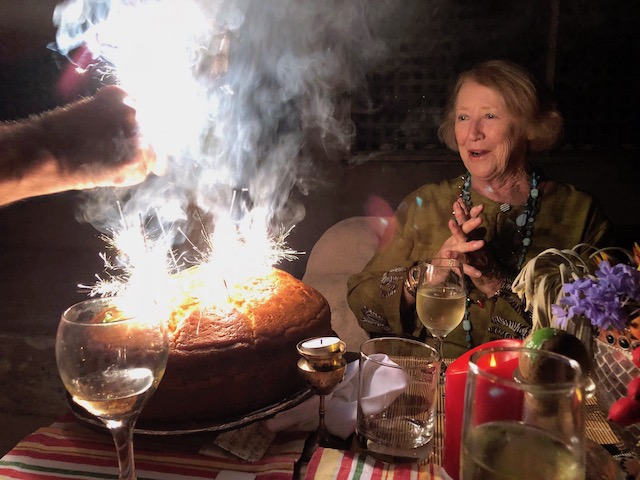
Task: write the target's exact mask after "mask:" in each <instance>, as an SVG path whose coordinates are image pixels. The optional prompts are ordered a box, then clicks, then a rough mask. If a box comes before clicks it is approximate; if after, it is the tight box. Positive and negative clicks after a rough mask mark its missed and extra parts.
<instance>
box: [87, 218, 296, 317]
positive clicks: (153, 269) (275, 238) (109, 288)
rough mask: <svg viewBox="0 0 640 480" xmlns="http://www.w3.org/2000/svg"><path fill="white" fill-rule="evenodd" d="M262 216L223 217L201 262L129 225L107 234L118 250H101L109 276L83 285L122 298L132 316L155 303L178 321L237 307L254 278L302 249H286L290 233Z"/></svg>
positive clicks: (162, 237)
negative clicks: (272, 230) (199, 311)
mask: <svg viewBox="0 0 640 480" xmlns="http://www.w3.org/2000/svg"><path fill="white" fill-rule="evenodd" d="M259 218H260V217H259V216H258V215H256V212H250V214H247V215H245V216H244V217H243V219H242V220H241V221H240V222H239V223H237V222H234V221H232V219H231V217H228V218H226V219H224V220H221V221H219V222H218V223H217V224H216V229H215V231H214V232H213V234H211V235H210V236H209V237H208V240H207V241H208V250H206V251H205V252H202V255H203V256H202V258H200V259H199V260H198V261H197V262H193V261H190V260H188V259H185V258H183V257H180V256H176V255H175V254H174V252H173V250H172V248H171V239H170V238H169V236H167V235H162V234H161V235H159V236H157V238H151V237H150V236H149V235H148V234H147V233H146V231H145V229H144V227H143V226H142V225H138V226H136V227H131V226H127V225H124V226H123V228H122V230H120V231H118V232H113V234H112V236H106V235H105V236H104V237H103V238H104V240H105V242H106V243H107V245H108V247H109V249H110V250H111V251H112V252H114V255H108V254H107V253H104V254H102V258H103V261H104V265H105V271H106V272H107V274H108V277H107V278H101V277H99V276H98V281H97V282H96V284H95V285H93V286H83V285H81V287H82V288H84V289H89V291H90V295H91V296H109V297H118V298H119V299H120V300H119V307H120V309H121V310H122V311H125V312H126V313H127V314H136V312H137V311H138V310H139V309H141V308H144V307H142V305H149V304H150V303H152V304H154V305H156V306H157V307H158V308H159V309H160V310H159V311H160V312H162V315H163V316H164V317H165V318H174V320H173V323H174V324H175V323H179V321H180V319H181V318H184V317H186V316H187V315H188V314H189V313H190V312H191V311H192V310H193V309H194V308H211V307H213V306H220V305H225V304H235V306H236V307H238V306H240V304H239V303H238V301H237V300H236V299H245V298H247V297H248V295H247V292H246V291H243V292H240V289H244V288H245V286H246V285H247V284H250V283H251V279H252V278H256V277H264V276H266V275H269V274H270V273H271V272H272V271H273V266H274V265H277V264H278V263H279V262H281V261H282V260H285V259H287V260H292V259H294V258H296V255H297V254H299V253H300V252H296V251H294V250H291V249H289V248H288V247H287V245H286V242H285V240H286V237H287V235H288V234H289V231H282V232H280V233H279V234H278V235H268V234H267V233H266V232H267V229H266V227H265V224H264V221H263V222H259V221H257V220H258V219H259ZM252 219H253V220H254V221H253V222H252V221H251V220H252ZM263 220H264V219H263ZM240 293H242V294H241V295H240ZM138 314H140V313H138ZM176 318H177V320H176Z"/></svg>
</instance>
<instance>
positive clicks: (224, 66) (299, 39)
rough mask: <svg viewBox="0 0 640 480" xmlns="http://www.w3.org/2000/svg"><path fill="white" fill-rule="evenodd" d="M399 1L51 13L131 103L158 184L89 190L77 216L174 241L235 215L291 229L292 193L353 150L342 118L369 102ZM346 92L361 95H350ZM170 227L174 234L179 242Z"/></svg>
mask: <svg viewBox="0 0 640 480" xmlns="http://www.w3.org/2000/svg"><path fill="white" fill-rule="evenodd" d="M409 3H410V2H408V1H403V0H396V1H394V0H348V1H344V0H268V1H253V0H209V1H205V0H199V1H197V0H146V1H145V0H111V1H109V0H70V1H67V2H65V3H63V4H61V5H59V6H58V7H57V8H56V10H55V13H54V23H55V24H56V26H57V28H58V33H57V37H56V42H57V48H58V50H59V51H60V52H61V53H62V54H65V55H68V56H71V53H72V52H73V51H74V50H75V49H78V48H80V47H83V48H87V49H89V50H90V51H91V54H92V56H93V58H94V59H95V62H96V65H98V68H96V69H95V71H98V72H100V75H102V76H103V77H104V78H108V77H115V78H116V81H117V83H119V84H120V85H121V86H122V87H123V88H124V89H125V90H126V91H127V92H128V93H129V94H130V95H131V96H132V97H133V98H134V99H135V101H136V107H137V111H138V119H139V121H140V124H141V128H142V131H143V133H144V134H145V136H146V137H147V138H148V140H150V142H151V144H152V145H153V146H154V148H155V149H156V151H157V152H158V153H159V154H160V155H162V156H163V157H166V158H167V160H168V165H169V167H168V170H167V173H166V175H164V176H161V177H151V178H149V179H148V180H147V181H146V182H145V183H143V184H141V185H139V186H137V187H135V188H131V189H114V190H105V191H101V192H100V193H99V194H96V193H94V192H92V194H91V196H90V198H88V199H87V203H86V208H84V211H83V213H82V220H84V221H87V222H91V223H92V224H93V225H94V226H95V227H96V228H98V229H99V230H102V231H110V230H117V228H118V227H119V226H121V225H122V222H123V219H124V221H125V222H140V221H141V219H142V223H143V224H144V227H145V228H146V229H149V231H153V230H154V229H156V230H157V231H162V232H163V233H164V234H166V233H167V232H169V233H171V234H174V235H176V242H180V240H181V239H184V236H181V235H184V232H189V235H191V234H193V233H194V232H197V231H198V230H200V229H201V228H205V229H206V228H210V225H211V224H215V221H216V218H217V217H218V216H220V215H222V214H228V213H229V211H230V210H235V211H237V210H238V205H237V204H236V205H234V198H237V193H238V192H240V191H243V192H248V199H247V198H246V197H247V196H246V195H243V198H244V200H245V201H244V203H243V205H242V210H243V212H244V213H245V214H247V213H249V212H260V215H261V216H263V217H264V218H261V219H260V222H261V223H265V224H267V225H270V226H271V227H274V228H276V227H284V228H285V229H288V228H290V227H292V226H293V225H295V224H296V223H298V222H299V221H300V220H302V218H303V217H304V206H303V205H302V204H301V203H299V202H297V200H295V198H294V197H295V196H294V195H292V194H293V193H300V194H302V195H305V194H306V193H308V191H309V189H311V188H314V186H315V184H316V183H317V182H321V181H322V171H323V168H324V167H325V166H326V162H329V161H332V160H334V159H336V158H339V156H340V155H341V154H342V153H343V152H345V151H347V150H348V148H349V146H350V143H351V141H352V138H353V135H354V133H355V132H354V126H353V124H352V123H351V121H350V118H349V112H350V109H351V108H354V104H356V103H357V104H359V105H357V108H358V109H360V110H361V109H362V105H360V104H362V103H363V102H364V103H366V83H365V82H364V79H365V75H366V73H367V72H369V71H371V70H373V69H378V68H381V67H382V66H383V65H384V61H385V59H387V58H388V56H389V53H390V45H389V43H388V41H386V40H388V39H385V38H382V37H381V36H379V35H378V34H379V33H380V32H383V31H384V32H389V30H390V29H391V27H390V25H394V24H395V25H397V27H398V29H399V30H401V29H402V28H403V21H404V20H406V19H407V18H409V17H410V15H411V8H410V5H409ZM355 92H358V93H357V94H356V93H355ZM178 232H183V233H182V234H181V235H179V234H178Z"/></svg>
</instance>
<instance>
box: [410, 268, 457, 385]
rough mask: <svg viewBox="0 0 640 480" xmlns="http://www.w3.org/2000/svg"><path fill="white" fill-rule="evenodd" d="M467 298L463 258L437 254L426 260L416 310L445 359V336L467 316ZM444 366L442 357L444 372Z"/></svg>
mask: <svg viewBox="0 0 640 480" xmlns="http://www.w3.org/2000/svg"><path fill="white" fill-rule="evenodd" d="M466 301H467V296H466V292H465V287H464V273H463V271H462V263H461V262H460V261H458V260H454V259H450V258H434V259H432V260H429V261H426V262H424V264H423V271H422V273H421V278H420V281H419V283H418V290H417V292H416V310H417V312H418V318H419V319H420V321H421V322H422V324H423V325H424V326H425V327H427V330H429V332H430V333H431V335H433V336H434V337H435V338H436V340H437V349H438V353H439V354H440V358H441V359H444V357H443V356H442V343H443V340H444V338H445V337H446V336H447V335H448V334H449V333H450V332H451V331H452V330H453V329H454V328H456V327H457V326H458V325H459V324H460V322H461V321H462V319H463V318H464V311H465V308H466ZM445 368H446V366H445V364H444V361H443V360H442V367H441V372H442V373H444V371H445Z"/></svg>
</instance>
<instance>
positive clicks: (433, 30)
mask: <svg viewBox="0 0 640 480" xmlns="http://www.w3.org/2000/svg"><path fill="white" fill-rule="evenodd" d="M55 3H56V2H55V1H52V0H27V1H25V0H22V1H20V0H2V1H1V2H0V120H7V121H10V120H14V119H19V118H23V117H26V116H28V115H30V114H33V113H38V112H41V111H43V110H46V109H49V108H52V107H54V106H57V105H61V104H63V103H65V101H66V100H67V99H66V98H63V97H62V96H61V95H60V93H59V92H58V91H57V90H56V84H57V80H58V79H59V77H60V75H61V72H62V70H61V68H60V65H64V64H63V63H61V62H60V60H61V59H60V58H59V57H57V56H56V54H55V53H54V52H52V51H50V50H48V49H47V48H46V45H47V44H48V43H49V42H51V41H52V40H53V39H54V34H55V30H54V27H53V25H52V23H51V13H52V11H53V8H54V6H55ZM397 3H398V8H402V7H403V6H404V5H408V3H405V2H403V1H398V2H397ZM418 5H419V6H418V7H416V10H415V11H414V13H413V14H412V16H411V18H412V20H411V22H410V23H409V25H408V26H407V28H405V29H403V33H402V34H403V36H402V37H398V36H397V35H398V34H397V32H395V33H389V32H392V31H393V29H391V28H389V29H387V30H385V28H384V25H383V26H380V27H379V32H378V33H380V34H381V35H387V36H388V39H389V44H390V45H393V52H392V55H391V56H390V57H389V59H388V61H387V62H386V63H385V69H384V71H382V70H379V71H376V72H370V74H369V76H368V85H367V87H368V92H369V95H370V99H371V108H370V109H368V110H366V111H365V110H363V109H362V108H361V106H360V104H356V103H354V104H353V106H352V114H351V118H352V120H353V121H354V122H355V125H356V128H357V130H356V131H357V134H356V138H355V139H354V142H353V145H352V150H351V152H349V153H347V154H345V155H344V156H341V157H340V158H339V159H338V160H337V161H332V162H328V163H327V164H326V168H324V169H322V171H319V172H318V175H319V176H321V177H322V179H323V181H324V187H322V188H317V189H315V190H312V191H311V192H308V194H306V195H302V194H300V195H298V197H299V200H300V201H301V202H302V203H303V205H304V206H305V208H306V210H307V214H306V217H305V219H304V220H303V221H302V222H300V224H299V225H298V226H297V227H296V228H295V229H294V231H293V233H292V235H291V237H290V244H291V246H292V247H293V248H295V249H297V250H299V251H302V252H306V253H308V252H309V251H310V249H311V248H312V246H313V244H314V243H315V241H316V240H317V239H318V238H319V236H320V235H321V234H322V232H323V231H324V230H326V229H327V228H328V227H329V226H331V225H332V224H333V223H335V222H337V221H339V220H341V219H343V218H346V217H348V216H352V215H363V214H365V213H368V207H367V206H368V205H371V204H372V203H374V204H377V205H387V206H388V208H390V209H393V208H395V206H396V205H397V204H398V202H399V201H400V200H401V198H402V197H403V196H404V195H405V194H406V193H408V192H409V191H411V190H412V189H414V188H416V187H417V186H419V185H421V184H423V183H426V182H429V181H434V180H439V179H441V178H445V177H451V176H453V175H456V174H458V173H459V172H461V165H460V162H459V160H458V159H457V157H456V155H455V154H452V153H451V152H448V151H447V150H446V149H445V148H443V146H442V145H440V144H439V142H438V140H437V137H436V129H437V125H438V122H439V116H440V112H441V111H442V107H443V105H444V102H445V100H446V97H447V92H448V89H449V87H450V84H451V82H452V81H453V79H454V78H455V76H456V75H457V73H459V72H460V71H461V70H463V69H465V68H468V67H470V66H471V65H473V64H474V63H476V62H478V61H481V60H485V59H489V58H503V59H508V60H512V61H515V62H518V63H520V64H522V65H524V66H526V67H527V68H529V69H530V70H531V71H532V72H533V73H534V74H535V75H536V76H537V77H538V78H539V79H540V80H541V81H542V82H543V83H544V84H546V85H547V87H548V88H549V90H551V91H552V93H553V95H554V97H555V98H556V99H557V103H558V106H559V109H560V110H561V111H562V112H563V114H564V116H565V119H566V131H565V134H564V137H563V139H562V142H561V144H560V145H559V146H558V148H557V149H556V150H554V151H553V152H551V153H550V154H547V155H543V156H541V157H539V158H537V159H536V162H537V163H539V164H540V165H541V166H542V168H543V170H545V171H546V173H547V174H549V175H550V176H552V177H554V178H556V179H557V180H560V181H566V182H570V183H573V184H575V185H576V186H578V187H579V188H581V189H583V190H586V191H588V192H590V193H592V194H593V195H595V196H596V197H597V198H598V199H599V200H600V201H601V203H602V205H603V207H604V208H605V211H606V212H607V214H608V215H609V216H610V218H611V219H612V221H613V222H614V224H615V226H616V228H617V231H618V233H619V238H620V243H621V244H624V246H630V242H631V241H632V240H634V239H636V238H640V237H639V236H638V233H640V232H638V227H639V226H640V208H639V207H640V202H639V201H638V194H637V192H636V183H637V182H636V178H637V162H636V157H637V154H638V150H639V148H640V139H639V134H638V132H639V131H640V130H639V129H640V118H639V117H640V102H639V101H638V90H639V82H638V76H637V70H638V68H637V63H638V52H639V47H640V35H638V33H637V32H638V28H637V26H638V25H639V24H640V8H638V7H637V4H636V3H635V2H634V1H631V0H627V1H621V0H589V1H587V0H565V1H559V0H558V1H552V0H544V1H530V0H526V1H525V0H514V1H496V0H485V1H482V2H478V1H476V0H458V1H450V2H443V1H435V0H425V1H423V2H419V3H418ZM77 202H78V195H77V193H74V192H70V193H66V194H60V195H55V196H51V197H42V198H35V199H30V200H27V201H23V202H19V203H17V204H14V205H10V206H8V207H4V208H2V209H0V269H1V272H2V273H1V275H0V308H1V310H0V314H1V316H2V317H3V318H2V322H3V327H4V328H5V330H6V331H8V332H15V333H20V332H30V333H34V332H36V331H39V332H42V333H46V334H52V333H53V332H54V331H55V326H56V324H57V315H58V314H59V312H60V311H61V310H62V309H63V308H64V307H66V306H68V305H69V304H71V303H73V302H75V301H76V300H79V299H81V298H84V296H85V294H84V293H80V292H78V288H77V284H78V283H93V281H94V275H95V274H96V273H100V272H101V271H102V270H103V268H102V261H101V260H100V258H99V257H98V252H100V251H102V250H103V248H104V244H103V242H102V240H100V239H99V237H98V232H97V231H96V230H95V229H93V227H91V226H90V225H86V224H80V223H79V222H78V221H76V219H75V215H74V209H75V206H76V205H77ZM305 265H306V255H301V256H300V258H299V260H297V261H294V262H291V263H288V264H286V265H282V267H283V268H284V269H285V270H288V271H290V272H291V273H293V274H294V275H296V276H298V277H301V276H302V275H303V273H304V269H305Z"/></svg>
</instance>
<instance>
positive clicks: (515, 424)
mask: <svg viewBox="0 0 640 480" xmlns="http://www.w3.org/2000/svg"><path fill="white" fill-rule="evenodd" d="M582 388H583V381H582V371H581V370H580V365H579V364H578V362H576V361H575V360H573V359H570V358H569V357H566V356H564V355H559V354H556V353H553V352H550V351H547V350H535V349H528V348H520V347H498V348H486V349H481V350H478V351H477V352H475V353H474V354H472V355H471V357H470V359H469V371H468V373H467V383H466V390H465V400H464V409H463V410H464V417H463V425H462V453H461V455H460V479H461V480H475V479H482V480H504V479H507V478H518V479H522V480H529V479H538V478H544V479H545V480H583V479H584V478H585V431H584V420H585V417H584V398H585V396H584V392H583V390H582Z"/></svg>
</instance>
